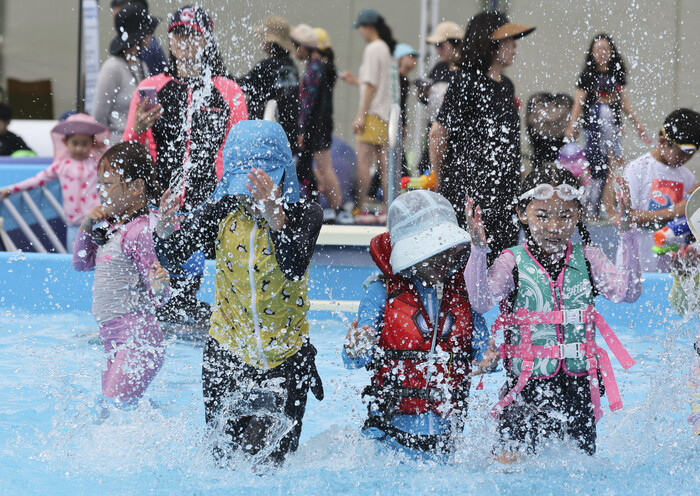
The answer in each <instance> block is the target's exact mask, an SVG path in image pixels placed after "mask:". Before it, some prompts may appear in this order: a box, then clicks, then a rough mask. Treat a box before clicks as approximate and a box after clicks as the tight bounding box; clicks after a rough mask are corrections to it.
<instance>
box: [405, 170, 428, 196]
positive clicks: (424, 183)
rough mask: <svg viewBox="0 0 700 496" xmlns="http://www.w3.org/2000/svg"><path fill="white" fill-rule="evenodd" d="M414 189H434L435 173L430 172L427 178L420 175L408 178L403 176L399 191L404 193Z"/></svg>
mask: <svg viewBox="0 0 700 496" xmlns="http://www.w3.org/2000/svg"><path fill="white" fill-rule="evenodd" d="M414 189H429V190H434V189H435V172H433V171H430V174H428V175H427V176H426V175H425V174H421V176H420V177H408V176H404V177H402V178H401V191H402V192H403V193H405V192H406V191H410V190H414Z"/></svg>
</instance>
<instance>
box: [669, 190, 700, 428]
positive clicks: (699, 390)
mask: <svg viewBox="0 0 700 496" xmlns="http://www.w3.org/2000/svg"><path fill="white" fill-rule="evenodd" d="M686 218H687V219H688V225H689V226H690V229H691V231H692V233H693V236H694V237H695V242H694V243H691V244H689V245H687V246H685V247H683V248H682V249H681V250H679V251H678V252H677V253H675V254H674V257H673V261H672V263H671V273H672V274H673V287H672V288H671V292H670V293H669V296H668V298H669V300H670V302H671V306H673V309H674V310H675V311H676V312H677V313H678V314H679V315H682V316H688V317H689V316H692V315H696V316H697V315H700V242H698V241H697V240H698V238H699V237H700V192H695V193H693V195H692V196H691V197H690V198H689V199H688V203H687V205H686ZM696 331H697V329H696ZM693 348H694V350H695V352H696V354H697V355H696V357H695V360H694V364H693V367H692V369H691V371H690V387H691V389H692V391H693V401H692V403H691V405H690V408H691V412H690V416H689V417H688V423H690V425H692V426H693V433H694V434H695V435H696V436H700V332H696V335H695V343H694V345H693Z"/></svg>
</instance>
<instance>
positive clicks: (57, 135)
mask: <svg viewBox="0 0 700 496" xmlns="http://www.w3.org/2000/svg"><path fill="white" fill-rule="evenodd" d="M73 134H87V135H89V136H94V137H95V143H96V145H95V148H97V149H98V150H102V149H103V148H105V145H106V144H107V143H108V142H109V134H110V133H109V128H108V127H107V126H104V125H102V124H100V123H99V122H97V121H96V120H95V118H94V117H92V116H91V115H87V114H71V115H69V116H68V117H66V118H65V119H64V120H62V121H60V122H59V123H58V124H56V125H55V126H54V127H53V129H51V140H52V141H53V150H54V154H53V155H54V157H53V158H54V160H62V159H64V158H67V157H69V155H70V154H69V152H68V147H67V146H66V144H65V142H64V141H63V139H64V138H65V137H66V136H69V135H73Z"/></svg>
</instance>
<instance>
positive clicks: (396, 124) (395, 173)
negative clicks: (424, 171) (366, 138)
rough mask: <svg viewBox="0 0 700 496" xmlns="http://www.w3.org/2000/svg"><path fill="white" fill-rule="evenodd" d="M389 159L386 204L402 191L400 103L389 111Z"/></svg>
mask: <svg viewBox="0 0 700 496" xmlns="http://www.w3.org/2000/svg"><path fill="white" fill-rule="evenodd" d="M388 158H389V160H388V164H387V181H386V189H387V191H386V205H387V207H389V206H390V205H391V203H392V202H393V201H394V200H395V199H396V197H397V196H398V195H399V193H400V192H401V165H402V164H401V107H400V106H399V104H398V103H395V104H393V105H392V106H391V111H390V112H389V157H388Z"/></svg>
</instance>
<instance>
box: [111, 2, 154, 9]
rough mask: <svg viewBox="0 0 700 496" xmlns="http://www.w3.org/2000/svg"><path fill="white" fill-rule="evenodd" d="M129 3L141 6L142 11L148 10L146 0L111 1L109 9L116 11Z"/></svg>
mask: <svg viewBox="0 0 700 496" xmlns="http://www.w3.org/2000/svg"><path fill="white" fill-rule="evenodd" d="M130 3H132V4H136V5H142V6H143V8H144V9H146V10H148V2H146V0H112V1H111V2H110V3H109V8H110V9H116V8H117V7H125V6H127V5H129V4H130Z"/></svg>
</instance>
